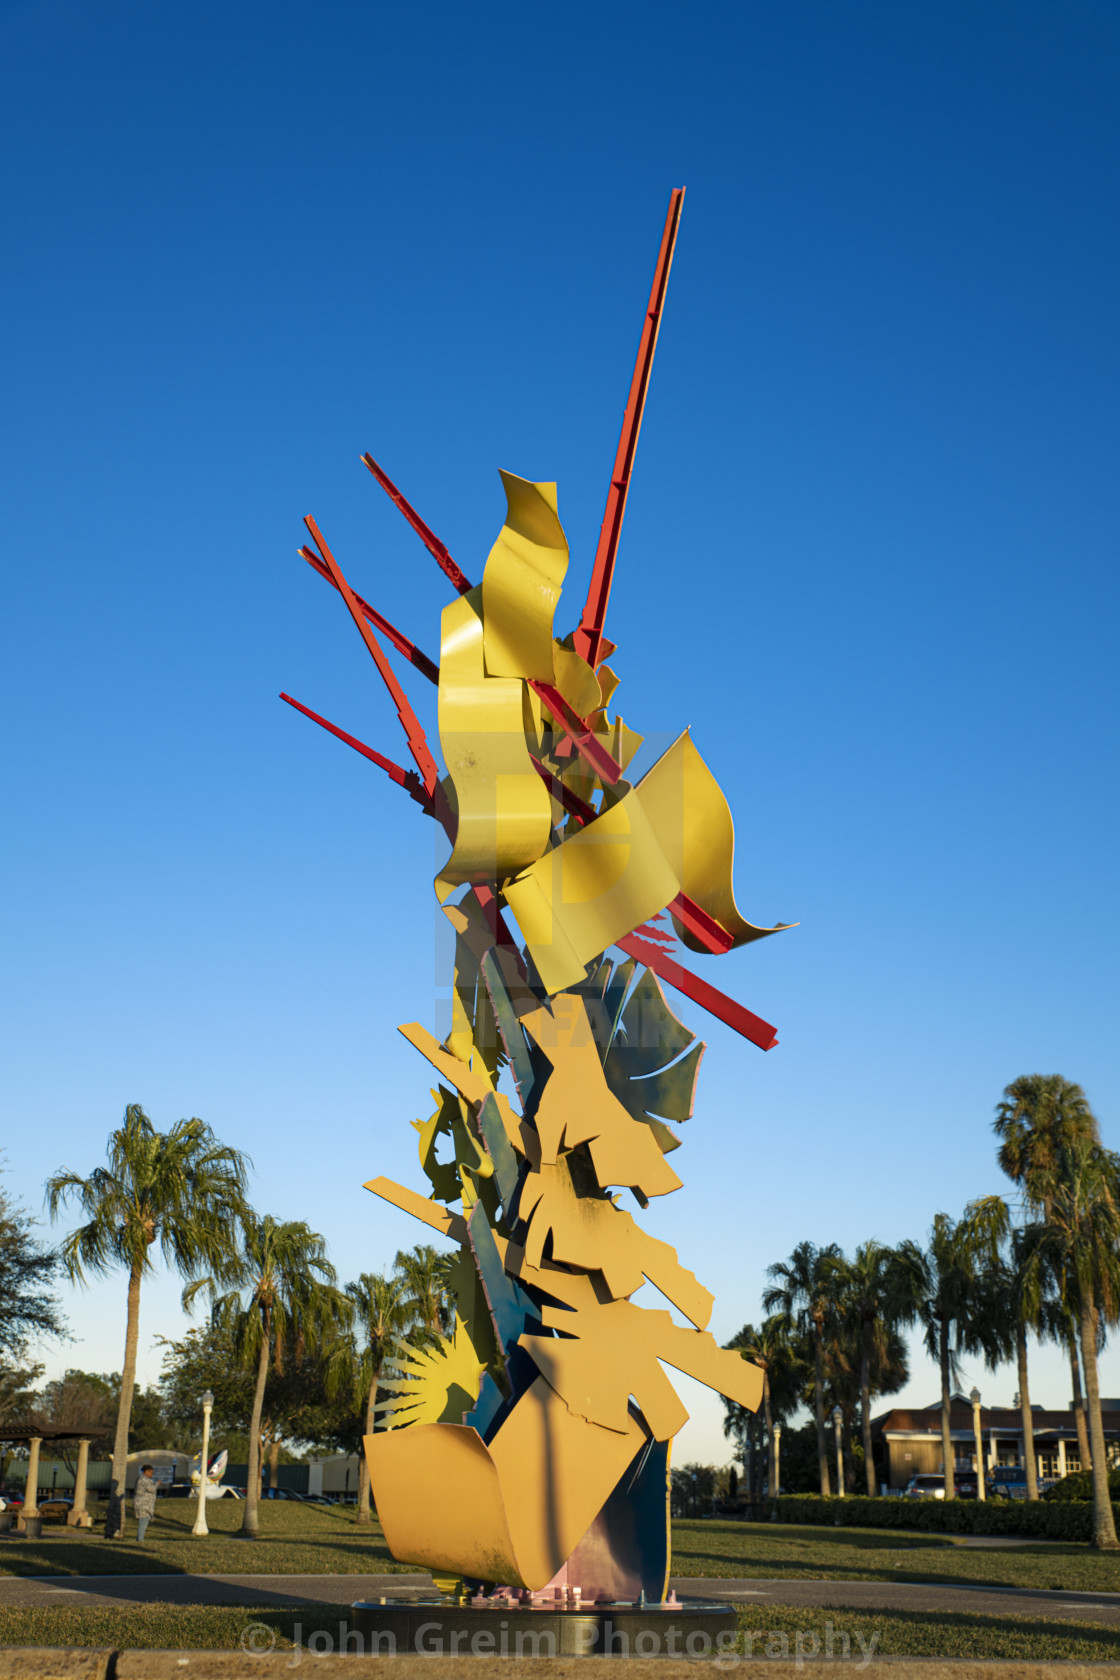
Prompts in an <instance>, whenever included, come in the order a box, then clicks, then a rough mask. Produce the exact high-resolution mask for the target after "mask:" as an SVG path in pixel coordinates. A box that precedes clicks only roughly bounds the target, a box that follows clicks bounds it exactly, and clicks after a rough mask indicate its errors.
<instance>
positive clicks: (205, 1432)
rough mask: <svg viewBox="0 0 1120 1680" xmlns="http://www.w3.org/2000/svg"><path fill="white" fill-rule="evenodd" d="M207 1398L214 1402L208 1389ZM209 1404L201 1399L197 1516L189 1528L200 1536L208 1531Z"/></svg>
mask: <svg viewBox="0 0 1120 1680" xmlns="http://www.w3.org/2000/svg"><path fill="white" fill-rule="evenodd" d="M207 1399H208V1400H209V1401H210V1406H212V1405H213V1403H214V1397H213V1395H211V1394H210V1392H209V1390H208V1391H207ZM210 1406H208V1405H207V1404H206V1401H205V1400H204V1401H203V1403H202V1457H201V1459H200V1460H199V1470H198V1516H197V1517H196V1518H195V1519H194V1527H193V1528H192V1529H191V1533H192V1534H197V1535H199V1536H200V1537H201V1536H202V1535H204V1534H209V1532H210V1530H209V1529H208V1528H207V1526H206V1499H207V1492H208V1489H209V1487H210V1480H209V1477H208V1476H207V1474H206V1472H207V1469H208V1468H209V1465H210Z"/></svg>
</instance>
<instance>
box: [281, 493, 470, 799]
mask: <svg viewBox="0 0 1120 1680" xmlns="http://www.w3.org/2000/svg"><path fill="white" fill-rule="evenodd" d="M303 523H304V524H305V525H306V526H307V529H308V530H309V531H310V532H311V535H312V538H313V539H314V542H315V546H316V547H317V548H318V550H319V553H320V554H321V555H322V557H323V560H324V562H325V563H326V566H327V569H328V570H329V572H330V574H331V580H332V582H333V583H334V586H335V588H336V589H337V590H338V592H339V594H340V595H341V596H342V599H343V600H344V601H345V602H346V605H347V608H348V609H349V612H350V617H351V618H352V619H353V620H354V623H355V624H356V625H357V627H358V634H359V635H360V636H361V638H362V640H363V642H364V643H365V644H366V648H367V650H368V651H369V654H370V657H371V658H372V660H373V662H374V664H375V665H376V666H377V669H378V671H379V672H380V673H381V680H382V682H384V684H385V687H386V688H387V689H388V690H389V693H390V694H391V695H392V698H393V701H394V704H395V705H396V708H397V716H398V718H399V719H400V721H401V727H402V728H403V729H404V732H405V736H406V738H407V740H408V746H409V751H410V752H411V753H412V756H413V758H414V760H415V761H416V768H417V769H418V770H419V772H420V780H421V781H422V782H423V784H424V791H425V793H427V794H428V795H429V797H431V798H434V799H435V800H436V809H437V810H438V809H439V808H440V805H441V804H443V803H445V801H444V800H443V790H442V788H441V787H440V779H439V770H438V769H437V767H436V761H435V759H434V758H433V757H432V753H431V748H430V747H429V746H428V739H427V736H426V735H425V734H424V731H423V729H422V727H421V725H420V720H419V718H418V717H417V716H416V713H415V712H414V711H413V709H412V707H411V706H410V705H409V703H408V696H407V694H406V693H405V691H404V689H403V688H402V687H401V685H400V683H399V682H398V681H397V679H396V677H395V676H394V675H393V667H392V666H391V665H390V664H389V661H388V660H387V659H386V657H385V655H384V653H383V652H382V649H381V644H380V642H379V641H378V640H377V637H376V636H375V635H374V633H373V631H372V630H371V629H370V627H369V625H368V623H367V622H366V620H365V617H364V615H363V613H362V610H361V608H360V607H359V605H358V602H357V599H356V597H355V595H354V591H353V590H352V589H351V587H350V585H349V584H348V583H347V581H346V579H345V578H344V577H343V575H342V570H341V568H340V566H339V564H338V561H337V560H336V559H335V557H334V555H333V554H332V553H331V551H330V549H329V548H328V547H327V545H326V542H325V541H324V539H323V534H322V532H321V531H320V530H319V527H318V526H317V525H316V523H315V521H314V520H313V519H312V518H311V516H310V515H308V517H307V518H306V519H305V520H304V522H303Z"/></svg>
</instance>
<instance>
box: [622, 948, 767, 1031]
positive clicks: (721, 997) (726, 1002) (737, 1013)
mask: <svg viewBox="0 0 1120 1680" xmlns="http://www.w3.org/2000/svg"><path fill="white" fill-rule="evenodd" d="M615 943H616V945H617V946H618V948H619V950H620V951H625V952H626V955H627V956H628V957H633V958H634V959H635V961H637V962H640V963H645V965H646V967H647V968H652V970H653V972H654V973H655V974H656V975H657V976H658V977H659V979H661V980H664V981H665V982H666V984H667V985H670V986H675V987H676V989H677V991H678V992H683V993H684V995H685V997H688V998H691V999H692V1001H693V1003H698V1004H699V1005H700V1007H701V1009H706V1010H707V1011H708V1013H709V1014H711V1015H714V1016H715V1017H716V1019H717V1020H719V1021H723V1022H725V1023H726V1025H727V1026H729V1027H732V1028H733V1029H734V1030H735V1031H736V1032H737V1033H740V1034H741V1035H742V1036H743V1038H747V1039H749V1040H750V1042H751V1043H752V1044H757V1045H758V1048H759V1049H760V1050H772V1049H773V1048H774V1046H775V1044H777V1042H778V1029H777V1027H772V1026H771V1025H770V1023H769V1021H764V1020H763V1019H762V1017H761V1015H755V1014H753V1013H752V1011H751V1010H749V1009H746V1008H744V1006H743V1005H742V1004H741V1003H736V1002H735V999H734V998H729V997H728V996H727V995H726V993H724V992H719V991H717V990H716V988H715V987H714V986H709V985H708V982H707V981H706V980H701V978H700V976H699V975H698V974H693V973H692V971H691V970H690V969H687V968H682V967H681V965H680V963H679V962H674V961H673V958H672V957H670V956H667V955H666V954H665V952H664V951H662V950H661V949H660V948H659V947H658V946H657V945H651V944H650V943H649V941H648V940H645V939H640V938H639V937H638V935H637V934H636V933H628V934H627V935H626V938H625V939H618V940H616V941H615Z"/></svg>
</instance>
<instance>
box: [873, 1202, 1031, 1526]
mask: <svg viewBox="0 0 1120 1680" xmlns="http://www.w3.org/2000/svg"><path fill="white" fill-rule="evenodd" d="M1007 1227H1008V1215H1007V1207H1006V1204H1005V1203H1004V1201H1003V1200H1002V1198H1001V1197H999V1196H985V1197H983V1198H982V1199H981V1200H980V1201H977V1202H971V1203H970V1204H969V1206H968V1207H967V1208H966V1209H965V1212H964V1217H963V1218H962V1219H959V1220H956V1221H954V1220H952V1219H950V1218H949V1216H948V1214H946V1213H939V1214H937V1215H936V1216H935V1218H934V1221H933V1225H932V1227H931V1229H930V1234H929V1247H928V1248H927V1249H925V1250H923V1249H921V1248H919V1247H918V1246H917V1244H916V1243H913V1242H910V1241H907V1242H904V1243H902V1244H901V1245H900V1247H899V1250H898V1253H899V1256H900V1260H901V1264H902V1265H903V1267H904V1268H906V1269H907V1270H908V1271H909V1273H910V1285H909V1287H911V1288H913V1290H914V1291H915V1296H916V1299H917V1317H918V1320H919V1322H920V1323H921V1324H922V1326H923V1328H924V1330H925V1337H924V1340H925V1345H926V1351H927V1352H928V1353H929V1355H930V1357H931V1358H932V1359H935V1360H936V1361H937V1364H938V1367H939V1369H940V1372H941V1461H942V1474H943V1476H944V1479H945V1498H946V1499H953V1498H955V1497H956V1483H955V1480H954V1472H955V1470H956V1454H955V1451H954V1448H953V1434H952V1427H951V1420H950V1406H951V1403H952V1394H953V1385H954V1383H957V1382H959V1381H960V1366H959V1355H960V1354H961V1353H987V1352H989V1351H990V1353H991V1356H992V1357H993V1358H996V1357H998V1353H997V1346H998V1338H995V1337H994V1336H993V1334H992V1328H991V1321H990V1319H989V1318H988V1317H987V1315H986V1314H985V1313H984V1311H983V1293H984V1291H983V1285H982V1282H981V1280H982V1277H983V1273H984V1271H985V1269H987V1268H991V1267H993V1266H994V1265H995V1264H996V1262H997V1260H998V1258H999V1247H1000V1243H1001V1242H1002V1241H1003V1239H1004V1237H1005V1236H1006V1234H1007Z"/></svg>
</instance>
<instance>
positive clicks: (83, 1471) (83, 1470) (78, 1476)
mask: <svg viewBox="0 0 1120 1680" xmlns="http://www.w3.org/2000/svg"><path fill="white" fill-rule="evenodd" d="M88 1477H89V1441H88V1440H87V1439H86V1438H85V1437H84V1436H83V1437H82V1439H81V1440H80V1441H79V1442H78V1468H77V1470H76V1471H75V1472H74V1505H73V1509H72V1510H71V1512H70V1515H69V1516H68V1517H67V1519H66V1521H67V1522H68V1523H69V1524H70V1526H71V1527H72V1528H79V1527H81V1526H82V1518H83V1517H84V1516H85V1514H86V1481H87V1479H88Z"/></svg>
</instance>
